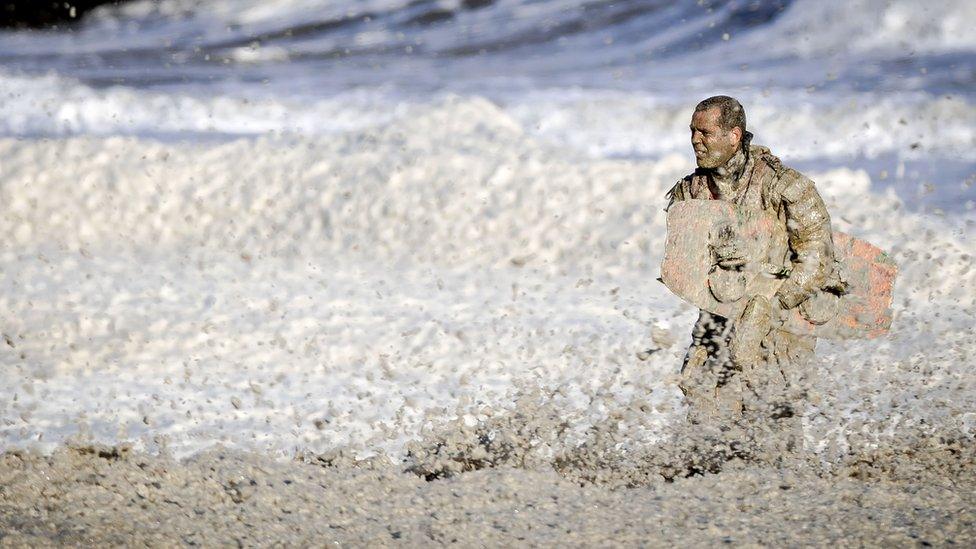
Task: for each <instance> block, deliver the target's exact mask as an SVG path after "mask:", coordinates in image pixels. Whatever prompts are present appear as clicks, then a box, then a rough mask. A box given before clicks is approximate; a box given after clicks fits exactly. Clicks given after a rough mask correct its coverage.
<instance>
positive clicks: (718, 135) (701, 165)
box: [668, 95, 838, 422]
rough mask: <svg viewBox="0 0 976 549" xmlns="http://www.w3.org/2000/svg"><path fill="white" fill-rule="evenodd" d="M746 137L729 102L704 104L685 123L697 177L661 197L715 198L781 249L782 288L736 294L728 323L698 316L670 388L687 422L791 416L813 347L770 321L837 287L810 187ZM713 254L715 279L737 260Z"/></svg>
mask: <svg viewBox="0 0 976 549" xmlns="http://www.w3.org/2000/svg"><path fill="white" fill-rule="evenodd" d="M751 139H752V134H750V133H749V132H748V131H746V116H745V111H744V110H743V108H742V105H741V104H740V103H739V102H738V101H737V100H735V99H733V98H731V97H728V96H722V95H720V96H715V97H710V98H708V99H705V100H704V101H702V102H701V103H699V104H698V106H696V107H695V112H694V115H693V116H692V119H691V144H692V147H693V148H694V151H695V159H696V161H697V163H698V169H697V170H695V172H694V173H693V174H691V175H689V176H687V177H685V178H684V179H682V180H681V181H679V182H678V183H677V184H676V185H675V186H674V188H672V189H671V191H670V192H669V193H668V198H669V200H670V201H669V204H668V207H669V208H670V206H671V204H674V203H675V202H677V201H681V200H688V199H704V200H725V201H728V202H732V203H735V204H737V205H738V206H739V207H740V208H742V209H745V210H746V211H749V212H754V213H757V214H762V215H769V216H771V217H773V218H775V219H776V223H775V224H774V226H775V229H774V230H775V231H780V232H782V233H783V235H782V236H784V238H782V242H784V243H785V245H786V247H787V249H784V250H782V253H781V255H780V257H781V258H782V259H781V265H777V267H781V270H780V272H779V274H780V276H782V277H784V278H785V280H784V281H783V283H782V286H781V287H780V289H779V290H778V292H777V294H776V295H775V297H774V298H773V299H772V300H769V299H766V298H764V297H762V296H743V297H742V299H744V300H748V301H747V303H748V304H747V305H746V307H745V311H744V312H743V314H742V316H741V317H740V318H735V319H727V318H723V317H720V316H718V315H714V314H711V313H708V312H706V311H701V313H700V316H699V318H698V322H697V323H696V324H695V327H694V330H693V332H692V344H691V347H690V348H689V349H688V353H687V355H686V357H685V362H684V365H683V367H682V371H681V383H680V387H681V389H682V392H684V394H685V397H686V399H687V401H688V404H689V407H690V408H689V417H690V419H691V420H692V421H693V422H698V421H701V420H704V419H707V418H709V417H711V418H714V417H730V416H731V417H741V416H742V415H743V414H749V415H750V416H753V417H755V416H756V415H757V414H758V415H759V416H763V417H772V418H781V417H792V416H793V415H794V409H793V404H794V403H795V402H796V400H797V399H798V398H799V397H800V393H801V392H802V391H801V389H800V381H801V378H802V377H803V374H804V366H805V365H806V364H807V363H808V362H809V361H810V360H811V359H812V357H813V352H814V346H815V344H816V340H815V338H814V337H812V336H799V335H795V334H792V333H789V332H786V331H784V330H782V329H779V327H778V320H779V316H780V313H781V312H782V311H784V310H789V309H793V308H795V307H801V312H804V311H805V309H803V308H802V307H808V306H810V304H811V303H814V302H815V301H816V300H811V298H813V297H815V296H816V295H817V294H818V292H821V291H822V290H824V289H826V288H828V287H830V286H831V284H836V283H837V282H838V280H837V278H836V276H835V269H834V255H833V242H832V238H831V229H830V216H829V215H828V214H827V209H826V206H825V205H824V202H823V200H822V199H821V198H820V195H819V194H818V193H817V190H816V188H815V187H814V184H813V182H812V181H811V180H810V179H808V178H806V177H804V176H803V175H802V174H800V173H799V172H797V171H795V170H793V169H790V168H788V167H786V166H783V165H782V163H781V162H780V160H779V159H778V158H776V157H775V156H773V155H772V153H770V151H769V149H767V148H766V147H760V146H755V145H752V144H751V143H750V142H751ZM773 240H775V238H773ZM714 256H715V266H714V267H713V269H714V270H715V271H716V276H719V275H722V274H723V273H726V272H734V270H735V269H736V268H737V267H738V266H740V265H742V263H743V262H744V259H743V257H742V254H741V251H740V249H739V246H738V245H737V243H736V242H735V241H734V239H730V240H729V241H726V242H720V243H718V244H717V245H715V246H714ZM710 282H711V279H710ZM718 286H719V285H716V287H718ZM716 297H717V298H719V299H720V300H721V298H720V296H716ZM805 303H806V304H807V305H804V304H805Z"/></svg>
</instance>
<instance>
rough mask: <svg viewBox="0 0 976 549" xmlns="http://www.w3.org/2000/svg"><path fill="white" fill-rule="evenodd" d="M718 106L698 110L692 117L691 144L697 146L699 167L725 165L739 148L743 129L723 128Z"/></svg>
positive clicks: (696, 153) (696, 155)
mask: <svg viewBox="0 0 976 549" xmlns="http://www.w3.org/2000/svg"><path fill="white" fill-rule="evenodd" d="M721 114H722V112H721V111H720V110H719V108H718V107H712V108H711V109H708V110H704V111H698V112H696V113H695V114H694V115H692V117H691V146H692V147H694V148H695V160H696V161H697V162H698V167H699V168H717V167H719V166H722V165H724V164H725V163H726V162H728V161H729V159H730V158H732V155H734V154H735V152H736V151H737V150H739V143H740V142H741V141H742V130H740V129H739V128H732V129H731V130H724V129H722V126H721V124H719V117H720V116H721Z"/></svg>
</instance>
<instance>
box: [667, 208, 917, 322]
mask: <svg viewBox="0 0 976 549" xmlns="http://www.w3.org/2000/svg"><path fill="white" fill-rule="evenodd" d="M667 223H668V235H667V244H666V246H665V252H664V260H663V262H662V264H661V281H662V282H664V285H665V286H667V287H668V289H670V290H671V291H672V292H674V293H675V294H676V295H677V296H678V297H680V298H682V299H683V300H685V301H686V302H688V303H690V304H692V305H694V306H696V307H698V308H700V309H703V310H705V311H708V312H710V313H713V314H717V315H719V316H723V317H725V318H738V317H739V315H741V314H742V310H743V309H744V308H745V306H746V304H747V303H748V301H749V298H750V297H751V296H755V295H764V296H766V297H767V298H770V299H772V298H773V296H774V295H775V294H776V291H777V290H778V289H779V287H780V286H781V285H782V284H783V281H784V280H785V278H784V273H783V272H782V271H781V269H780V267H777V266H776V262H775V261H773V262H771V261H770V260H769V253H770V250H771V249H775V248H776V243H775V240H776V239H777V238H780V239H781V243H780V244H781V245H785V228H779V225H781V222H778V221H777V220H776V219H775V218H773V217H770V216H768V215H765V214H761V215H757V214H751V213H749V212H746V211H744V210H743V209H742V208H740V207H739V206H737V205H735V204H732V203H730V202H725V201H720V200H683V201H680V202H675V203H674V204H672V206H671V207H670V208H669V210H668V219H667ZM730 238H731V239H734V240H735V242H736V246H737V248H738V249H739V250H740V252H741V253H740V255H741V256H742V257H743V258H744V259H745V262H744V264H743V265H740V266H738V267H737V268H736V269H733V270H726V269H721V268H720V267H718V266H717V265H716V264H715V263H716V259H715V251H714V250H715V248H716V246H717V245H719V244H718V243H720V242H722V241H723V240H725V241H727V240H729V239H730ZM833 242H834V255H835V259H836V260H837V263H836V265H835V267H836V268H837V269H838V270H839V273H840V275H841V279H842V280H843V281H844V282H845V283H846V288H845V290H844V291H843V292H842V293H841V292H838V293H840V295H834V294H828V293H821V295H818V296H817V298H815V300H814V299H811V300H808V301H807V302H805V303H804V304H802V305H801V306H800V307H795V308H793V309H789V310H784V311H782V312H781V313H780V319H779V323H780V325H779V327H780V328H781V329H783V330H786V331H788V332H792V333H795V334H801V335H814V336H818V337H827V338H874V337H879V336H881V335H884V334H885V333H887V331H888V329H889V328H890V326H891V318H892V311H891V299H892V288H893V286H894V281H895V276H896V275H897V273H898V269H897V267H896V266H895V264H894V262H893V261H892V260H891V259H890V258H889V257H888V255H887V254H886V253H885V252H884V251H882V250H881V249H879V248H877V247H876V246H874V245H872V244H870V243H868V242H865V241H864V240H861V239H858V238H855V237H853V236H850V235H847V234H845V233H841V232H836V231H835V232H834V233H833ZM825 311H827V312H825ZM811 318H812V319H813V320H811Z"/></svg>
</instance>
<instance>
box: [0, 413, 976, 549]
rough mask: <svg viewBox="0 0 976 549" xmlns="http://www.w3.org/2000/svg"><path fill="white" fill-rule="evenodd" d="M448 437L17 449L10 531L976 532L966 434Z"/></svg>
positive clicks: (862, 540) (927, 540) (139, 534)
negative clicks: (805, 446) (835, 455)
mask: <svg viewBox="0 0 976 549" xmlns="http://www.w3.org/2000/svg"><path fill="white" fill-rule="evenodd" d="M470 433H471V432H470V431H469V434H470ZM452 438H453V439H454V440H461V439H464V438H465V437H464V436H463V435H458V434H457V433H455V436H453V437H443V438H442V439H441V443H440V444H438V445H435V446H434V447H431V449H432V451H433V452H434V453H437V454H438V455H440V456H441V457H446V460H441V461H440V462H439V463H440V466H439V467H438V468H436V469H431V468H430V465H431V464H433V463H435V461H431V460H430V459H428V458H429V455H430V454H429V453H428V454H427V457H426V458H425V457H423V455H421V457H420V458H419V461H420V462H421V464H420V466H419V467H418V458H416V457H415V458H408V459H407V461H406V462H404V463H399V464H394V463H390V462H389V461H386V460H383V461H372V462H370V461H359V462H356V461H353V460H352V459H350V458H347V457H345V456H343V455H342V454H332V455H330V456H310V455H305V456H302V457H300V458H296V459H295V460H293V461H287V460H284V461H283V460H276V459H273V458H271V457H269V456H264V455H258V454H253V453H244V452H240V451H234V450H227V449H221V448H214V449H211V450H209V451H206V452H203V453H201V454H198V455H196V456H194V457H192V458H189V459H186V460H183V461H177V460H174V459H172V458H168V457H166V456H158V455H157V456H154V455H149V454H144V453H139V452H133V451H130V450H128V449H127V448H126V447H111V446H73V447H64V448H61V449H59V450H58V451H56V452H54V453H53V454H50V455H47V456H43V455H38V454H31V453H29V452H8V453H6V454H4V455H3V456H2V457H0V462H2V463H0V532H3V533H2V534H0V545H5V546H18V545H24V546H39V545H55V544H56V545H92V544H98V545H105V544H107V545H127V546H131V545H141V544H147V545H152V546H168V545H173V544H184V545H204V546H214V545H234V544H236V545H238V546H267V545H270V544H274V543H283V544H286V545H310V544H313V545H319V546H321V545H323V544H328V545H330V546H331V545H338V546H386V545H404V546H420V545H431V544H436V545H446V544H454V543H457V544H460V545H461V546H496V547H497V546H505V545H512V544H517V545H519V546H527V545H528V546H553V545H571V546H607V545H622V546H630V545H650V546H660V545H664V544H667V545H672V544H681V545H685V546H688V545H716V544H721V543H731V544H734V545H769V546H783V545H814V546H826V545H830V544H835V543H841V544H844V545H862V546H863V545H868V546H891V545H899V546H904V545H923V546H929V545H937V546H948V545H958V546H971V545H972V544H973V543H976V474H974V473H976V466H974V455H976V453H974V450H973V444H972V441H971V440H967V441H947V440H945V439H939V438H938V437H935V438H929V439H927V440H913V441H902V442H903V443H904V446H903V447H901V448H900V449H896V448H895V447H889V448H884V449H873V450H865V451H862V452H859V453H856V454H851V455H849V456H847V457H846V458H845V459H844V460H843V462H842V463H839V464H834V465H832V466H831V467H830V468H829V469H826V468H823V467H813V466H811V465H810V464H809V463H803V462H802V460H792V461H781V462H780V464H779V465H778V466H776V465H772V464H769V463H762V462H760V461H756V460H753V459H750V458H749V457H748V456H747V457H744V458H731V459H728V458H727V457H726V459H723V460H721V463H720V465H719V468H720V469H721V471H720V472H719V473H717V474H711V473H706V474H704V475H701V474H698V475H694V476H691V477H686V476H685V475H686V474H688V469H687V468H685V469H682V468H681V467H678V468H677V469H675V468H669V467H661V466H660V463H654V461H655V456H658V457H659V456H660V455H663V454H664V452H663V449H661V448H659V449H658V450H656V451H654V450H651V449H649V450H648V451H647V452H645V453H644V454H641V455H631V456H630V457H626V456H623V455H619V454H618V455H614V454H613V452H612V451H610V450H609V449H602V450H600V449H594V448H590V449H578V450H577V451H576V452H575V454H574V455H564V456H561V457H558V458H556V459H554V460H553V461H552V462H551V463H548V464H531V463H532V460H527V459H525V458H526V454H524V453H521V454H520V453H519V452H512V451H511V450H512V448H511V446H509V447H507V448H504V449H503V448H502V447H501V445H495V446H492V445H490V444H488V443H486V442H484V441H482V444H481V445H480V447H481V448H482V450H484V451H482V452H480V453H478V452H473V451H471V448H472V447H478V446H479V444H478V443H477V442H473V443H472V444H471V445H469V447H467V448H464V447H463V446H464V445H463V444H455V445H454V446H452V447H450V448H448V447H446V446H445V441H448V440H450V439H452ZM469 442H470V441H469ZM698 448H699V452H700V455H699V456H698V457H699V458H701V457H702V454H701V446H699V447H698ZM714 450H716V449H714V448H713V451H714ZM718 452H719V453H720V452H721V451H720V450H718ZM704 453H708V451H705V452H704ZM713 453H714V452H713ZM421 454H422V453H421ZM672 455H674V454H672ZM594 456H599V458H598V459H593V458H594ZM425 460H426V461H425ZM447 462H449V463H450V465H453V466H454V470H455V471H463V472H454V473H451V472H450V471H449V469H451V467H444V464H445V463H447ZM518 463H521V464H523V465H527V466H524V467H515V466H513V465H514V464H518ZM432 470H436V471H438V472H440V473H441V474H435V475H432V474H430V472H431V471H432ZM424 472H426V473H427V474H426V475H425V474H422V473H424ZM418 473H421V474H418ZM667 477H670V478H667ZM430 479H433V480H430Z"/></svg>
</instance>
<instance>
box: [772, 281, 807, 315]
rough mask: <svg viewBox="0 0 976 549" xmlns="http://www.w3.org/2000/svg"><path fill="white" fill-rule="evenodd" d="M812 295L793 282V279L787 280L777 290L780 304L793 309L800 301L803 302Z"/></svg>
mask: <svg viewBox="0 0 976 549" xmlns="http://www.w3.org/2000/svg"><path fill="white" fill-rule="evenodd" d="M809 297H810V294H808V293H807V292H805V291H803V288H800V286H799V285H798V284H797V283H796V282H793V281H792V280H786V281H785V282H783V285H782V286H780V287H779V290H778V291H777V292H776V299H777V300H779V304H780V306H781V307H783V308H784V309H792V308H793V307H796V306H797V305H799V304H800V303H803V302H804V301H806V300H807V298H809Z"/></svg>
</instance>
